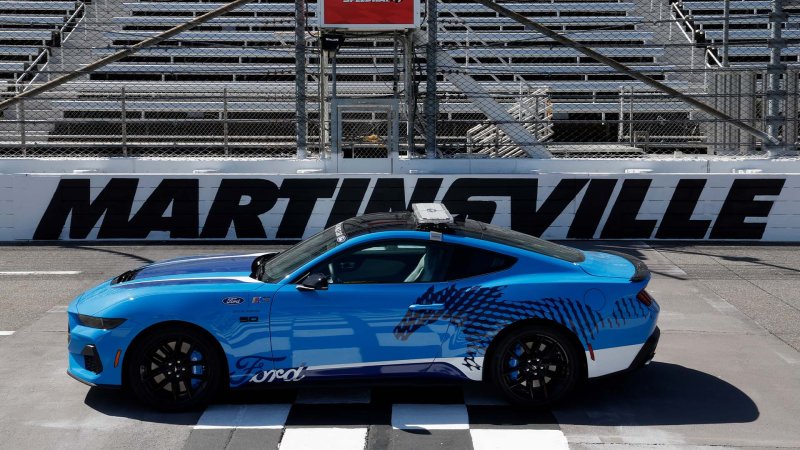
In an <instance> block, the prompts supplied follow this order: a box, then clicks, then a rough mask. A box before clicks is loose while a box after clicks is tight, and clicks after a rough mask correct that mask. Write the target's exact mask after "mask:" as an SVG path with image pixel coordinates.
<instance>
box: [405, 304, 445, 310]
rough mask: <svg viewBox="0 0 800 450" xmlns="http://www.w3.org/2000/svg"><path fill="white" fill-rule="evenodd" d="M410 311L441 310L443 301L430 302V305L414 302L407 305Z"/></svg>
mask: <svg viewBox="0 0 800 450" xmlns="http://www.w3.org/2000/svg"><path fill="white" fill-rule="evenodd" d="M408 309H409V310H411V311H441V310H443V309H444V303H432V304H430V305H420V304H418V303H415V304H413V305H410V306H409V307H408Z"/></svg>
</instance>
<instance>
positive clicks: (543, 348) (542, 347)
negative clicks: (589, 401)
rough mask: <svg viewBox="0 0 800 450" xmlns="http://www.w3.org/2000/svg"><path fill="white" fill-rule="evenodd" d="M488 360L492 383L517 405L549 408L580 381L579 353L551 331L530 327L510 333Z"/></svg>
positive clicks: (540, 327) (549, 329) (558, 331)
mask: <svg viewBox="0 0 800 450" xmlns="http://www.w3.org/2000/svg"><path fill="white" fill-rule="evenodd" d="M491 357H492V380H493V381H494V383H495V385H496V386H497V387H498V388H499V389H500V391H501V392H502V393H503V394H504V395H505V396H506V397H507V398H508V399H509V400H510V401H511V402H512V403H515V404H519V405H525V406H548V405H552V404H553V403H556V402H558V401H559V400H561V399H562V398H563V397H564V396H565V395H567V394H569V393H570V392H571V391H572V390H573V389H574V388H575V386H576V384H577V383H578V380H579V379H580V368H581V365H580V363H579V360H578V357H579V353H578V352H577V351H576V349H575V348H574V345H573V344H572V343H571V341H570V340H569V339H568V338H567V336H565V335H564V333H563V332H561V331H560V330H557V329H555V328H549V327H545V326H541V325H532V326H528V327H525V328H521V329H518V330H515V331H512V332H511V333H509V334H508V335H506V336H505V337H504V338H503V340H502V341H501V342H499V344H498V345H497V347H496V349H495V351H494V353H493V355H492V356H491Z"/></svg>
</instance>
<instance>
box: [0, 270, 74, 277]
mask: <svg viewBox="0 0 800 450" xmlns="http://www.w3.org/2000/svg"><path fill="white" fill-rule="evenodd" d="M79 273H83V272H81V271H79V270H18V271H5V272H0V275H7V276H25V275H78V274H79Z"/></svg>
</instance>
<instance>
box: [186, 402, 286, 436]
mask: <svg viewBox="0 0 800 450" xmlns="http://www.w3.org/2000/svg"><path fill="white" fill-rule="evenodd" d="M291 407H292V405H290V404H261V405H258V404H253V405H211V406H209V407H208V408H206V410H205V411H204V412H203V415H202V416H200V419H198V421H197V424H196V425H195V426H194V428H195V429H196V430H217V429H226V428H237V429H256V430H280V429H281V428H283V426H284V425H285V424H286V418H287V417H288V416H289V409H290V408H291Z"/></svg>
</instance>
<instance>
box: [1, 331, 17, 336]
mask: <svg viewBox="0 0 800 450" xmlns="http://www.w3.org/2000/svg"><path fill="white" fill-rule="evenodd" d="M12 334H14V332H13V331H0V336H11V335H12Z"/></svg>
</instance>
